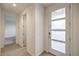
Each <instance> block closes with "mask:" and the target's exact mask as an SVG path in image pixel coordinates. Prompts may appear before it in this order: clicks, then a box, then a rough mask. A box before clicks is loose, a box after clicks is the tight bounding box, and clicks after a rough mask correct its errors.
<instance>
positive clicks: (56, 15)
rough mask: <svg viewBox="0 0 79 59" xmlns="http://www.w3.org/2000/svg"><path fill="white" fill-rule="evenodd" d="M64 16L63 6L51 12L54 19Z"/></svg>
mask: <svg viewBox="0 0 79 59" xmlns="http://www.w3.org/2000/svg"><path fill="white" fill-rule="evenodd" d="M64 17H65V8H62V9H59V10H56V11H54V12H52V16H51V19H52V20H55V19H58V18H64Z"/></svg>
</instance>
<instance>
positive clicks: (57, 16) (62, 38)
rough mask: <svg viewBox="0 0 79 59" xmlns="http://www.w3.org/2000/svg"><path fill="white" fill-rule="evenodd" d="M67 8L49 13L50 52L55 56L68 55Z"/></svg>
mask: <svg viewBox="0 0 79 59" xmlns="http://www.w3.org/2000/svg"><path fill="white" fill-rule="evenodd" d="M68 11H69V9H68V6H67V7H62V8H58V9H56V10H54V11H51V23H50V24H51V26H50V33H49V35H50V48H49V49H50V51H51V53H53V54H55V55H69V54H70V51H69V35H70V32H69V30H70V29H69V21H68V19H69V14H68Z"/></svg>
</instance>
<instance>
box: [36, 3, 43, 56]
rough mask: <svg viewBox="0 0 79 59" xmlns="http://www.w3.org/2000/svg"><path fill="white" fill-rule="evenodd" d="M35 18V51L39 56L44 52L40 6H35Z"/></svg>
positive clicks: (41, 8)
mask: <svg viewBox="0 0 79 59" xmlns="http://www.w3.org/2000/svg"><path fill="white" fill-rule="evenodd" d="M35 17H36V18H35V51H36V55H40V54H41V53H42V52H43V51H44V7H43V6H42V5H40V4H36V7H35Z"/></svg>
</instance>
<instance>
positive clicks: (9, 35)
mask: <svg viewBox="0 0 79 59" xmlns="http://www.w3.org/2000/svg"><path fill="white" fill-rule="evenodd" d="M4 23H5V25H4V26H5V33H4V35H5V39H4V46H6V45H10V44H14V43H16V17H15V16H5V17H4Z"/></svg>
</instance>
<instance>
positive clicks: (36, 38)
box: [19, 4, 44, 55]
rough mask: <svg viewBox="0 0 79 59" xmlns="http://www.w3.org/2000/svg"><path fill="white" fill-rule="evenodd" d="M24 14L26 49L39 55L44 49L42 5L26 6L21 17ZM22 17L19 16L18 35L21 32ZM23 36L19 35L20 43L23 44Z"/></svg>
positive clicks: (32, 53)
mask: <svg viewBox="0 0 79 59" xmlns="http://www.w3.org/2000/svg"><path fill="white" fill-rule="evenodd" d="M24 14H26V21H25V22H26V24H24V25H25V26H26V31H25V33H26V50H27V52H29V53H30V54H31V55H40V54H41V53H42V52H43V51H44V37H43V35H44V34H43V33H44V32H43V25H44V23H43V20H44V7H43V6H42V5H39V4H35V5H31V6H29V7H27V8H26V9H25V10H24V11H23V12H22V14H21V16H20V17H22V16H23V15H24ZM22 22H23V18H20V21H19V25H20V26H21V27H20V35H21V34H22V32H23V31H22V25H23V23H22ZM22 38H23V37H22V36H20V41H19V42H20V45H23V43H22V42H23V39H22Z"/></svg>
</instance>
